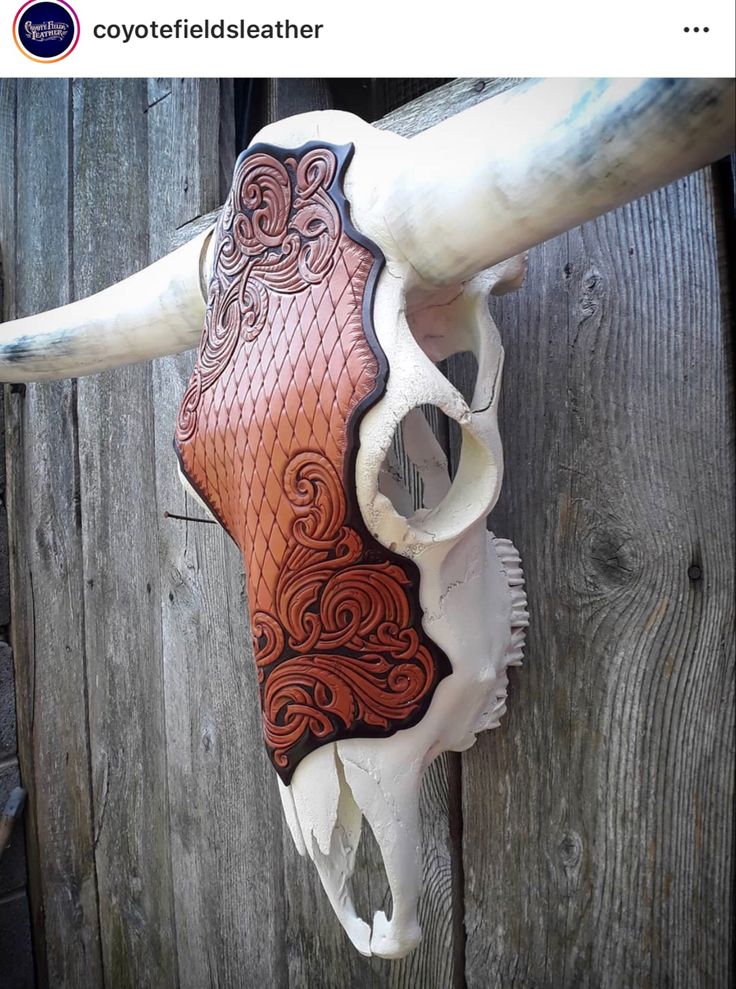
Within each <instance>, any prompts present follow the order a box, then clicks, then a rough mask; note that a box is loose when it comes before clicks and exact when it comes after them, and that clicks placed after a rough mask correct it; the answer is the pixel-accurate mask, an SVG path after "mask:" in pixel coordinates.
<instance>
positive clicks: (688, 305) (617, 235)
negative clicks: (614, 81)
mask: <svg viewBox="0 0 736 989" xmlns="http://www.w3.org/2000/svg"><path fill="white" fill-rule="evenodd" d="M717 262H718V258H717V256H716V239H715V225H714V217H713V198H712V183H711V177H710V173H709V172H708V171H704V172H700V173H698V174H697V175H694V176H691V177H690V178H689V179H685V180H683V181H681V182H678V183H676V184H674V185H672V186H670V187H668V188H667V189H665V190H663V191H660V192H658V193H655V194H654V195H652V196H649V197H647V198H645V199H642V200H640V201H638V202H636V203H634V204H632V205H630V206H628V207H626V208H624V209H621V210H618V211H617V212H615V213H613V214H610V215H608V216H606V217H603V218H601V219H600V220H599V221H597V222H596V223H593V224H588V225H586V226H585V227H583V228H582V229H579V230H576V231H573V232H572V233H570V234H569V235H567V236H564V237H561V238H558V239H556V240H555V241H552V242H550V243H548V244H546V245H544V246H543V247H541V248H538V249H536V250H535V251H533V252H532V255H531V263H530V271H529V275H528V278H527V282H526V286H525V287H524V289H522V291H521V292H519V293H518V294H517V295H516V296H510V297H507V298H505V299H502V300H498V301H497V302H496V303H495V304H494V309H495V312H496V316H497V320H498V323H499V326H500V329H501V333H502V336H503V337H504V340H505V344H506V353H507V363H506V371H505V385H504V407H503V411H502V433H503V437H504V442H505V449H506V461H507V473H506V480H505V486H504V491H503V494H502V496H501V500H500V502H499V505H498V508H497V510H496V511H495V512H494V515H493V517H492V523H493V527H494V529H496V530H497V531H498V532H499V533H501V534H503V535H506V536H510V537H511V538H512V539H514V541H515V542H516V544H517V546H519V548H520V550H521V556H522V560H523V561H524V562H525V567H526V574H527V581H528V585H527V586H528V593H529V600H530V610H531V612H532V626H531V629H530V634H529V643H528V648H527V653H526V659H525V665H524V668H523V669H522V670H521V671H519V672H518V674H516V673H515V675H513V676H512V683H511V691H510V693H511V700H510V705H509V711H510V713H509V715H508V717H507V719H506V720H505V722H504V724H503V726H502V728H501V729H499V730H498V731H496V732H493V733H492V734H489V735H485V736H482V737H481V738H480V739H479V742H478V744H477V746H476V747H475V749H474V750H472V751H470V752H468V753H467V754H466V755H465V756H464V757H463V762H464V766H463V778H464V854H465V872H466V893H467V904H466V907H467V913H466V918H467V921H466V923H467V933H468V941H467V980H468V986H469V987H481V986H482V987H486V986H488V985H496V984H498V985H503V986H508V987H511V986H528V987H531V986H534V987H536V986H572V985H583V984H585V985H593V986H610V987H614V986H624V985H626V986H629V985H630V986H634V985H636V986H664V985H667V986H671V987H688V989H690V987H700V986H703V987H705V986H721V985H724V986H725V985H728V984H730V982H731V979H732V977H733V971H732V968H731V966H732V961H733V956H732V954H731V951H730V947H729V938H730V932H731V924H730V923H729V917H730V915H731V913H730V912H731V904H732V902H733V900H732V893H733V890H732V888H731V884H732V873H731V867H730V862H731V853H732V848H733V817H732V814H733V711H734V708H733V666H732V661H733V626H732V622H733V535H734V531H733V516H732V511H731V507H730V506H732V504H733V496H734V463H733V448H732V428H733V387H732V386H733V379H732V372H731V370H730V362H729V344H728V338H727V334H726V333H725V332H724V328H723V326H722V324H721V313H720V302H721V300H720V293H721V291H722V290H724V289H725V286H722V285H719V282H718V276H717V272H718V263H717Z"/></svg>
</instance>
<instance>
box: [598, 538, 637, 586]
mask: <svg viewBox="0 0 736 989" xmlns="http://www.w3.org/2000/svg"><path fill="white" fill-rule="evenodd" d="M590 558H591V560H592V561H593V565H594V567H595V569H596V570H597V571H598V573H600V574H601V575H602V576H603V577H605V578H606V581H607V582H608V583H610V584H614V585H623V584H628V583H630V582H631V581H632V580H636V578H637V577H638V575H639V571H640V569H641V564H640V560H639V558H638V553H637V543H636V541H635V540H634V539H633V538H632V537H631V536H629V535H627V534H626V533H623V532H621V531H616V530H615V529H609V528H602V529H596V530H595V531H594V532H593V533H592V535H591V537H590Z"/></svg>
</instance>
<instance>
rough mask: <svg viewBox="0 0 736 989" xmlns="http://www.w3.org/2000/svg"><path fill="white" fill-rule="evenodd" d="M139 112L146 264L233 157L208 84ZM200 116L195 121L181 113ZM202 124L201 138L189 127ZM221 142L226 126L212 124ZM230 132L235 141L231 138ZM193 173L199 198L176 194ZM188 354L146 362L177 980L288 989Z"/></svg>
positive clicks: (243, 663)
mask: <svg viewBox="0 0 736 989" xmlns="http://www.w3.org/2000/svg"><path fill="white" fill-rule="evenodd" d="M167 82H168V86H167V88H168V89H169V90H170V92H171V95H170V98H169V99H167V100H166V101H162V102H160V103H158V104H157V105H156V106H155V107H153V108H152V109H151V110H150V111H149V115H148V125H149V195H150V217H151V220H150V222H151V242H150V246H151V258H152V260H153V259H154V258H156V257H158V256H160V255H161V254H164V253H166V251H167V250H168V246H169V239H170V237H171V234H172V230H173V229H175V228H176V227H177V226H178V225H179V224H180V223H181V222H182V220H183V219H185V218H188V217H189V214H190V213H191V211H192V209H194V211H197V210H198V211H200V212H204V211H206V210H208V209H210V208H211V207H212V206H213V204H214V203H216V202H217V201H218V198H219V192H216V191H215V189H214V185H213V182H212V181H211V180H213V179H214V177H215V176H217V175H218V171H219V167H220V165H219V163H220V159H221V157H222V158H225V159H226V160H230V161H231V162H232V161H234V148H233V147H231V146H230V145H226V146H225V147H222V146H220V147H219V148H218V145H217V144H216V143H215V144H212V142H211V141H210V137H209V135H208V131H209V132H210V133H211V131H212V122H213V121H214V124H215V126H216V124H217V119H218V117H219V116H220V105H219V99H220V90H219V88H218V87H217V84H216V83H215V84H214V85H213V83H212V81H210V80H203V81H202V82H197V81H194V80H168V81H167ZM193 105H194V106H197V107H199V108H200V110H199V112H198V113H197V114H196V119H195V120H193V119H192V116H193V114H192V110H191V108H192V106H193ZM202 119H207V120H208V121H209V122H210V123H209V125H208V128H207V130H200V129H198V127H197V124H196V120H202ZM219 132H220V134H225V137H226V139H227V133H228V132H227V130H226V129H225V128H219ZM231 134H232V132H231ZM195 172H197V173H199V175H200V176H201V182H200V186H199V187H200V190H201V193H200V195H201V198H200V199H199V201H198V202H196V203H194V202H192V201H191V199H185V197H184V196H183V195H182V183H181V176H184V175H190V174H194V173H195ZM193 357H194V355H193V354H189V355H182V356H180V357H174V358H166V359H163V360H159V361H156V362H154V365H153V381H154V395H155V397H154V414H155V429H156V451H155V452H156V458H155V477H156V488H157V500H158V505H159V514H158V518H157V524H158V526H159V533H158V540H159V553H160V557H159V559H160V572H161V591H160V607H161V621H162V627H163V669H164V683H165V693H166V749H167V761H168V773H169V795H170V812H171V822H170V828H171V850H172V864H173V875H174V891H175V912H176V932H177V946H178V962H179V978H180V984H181V986H182V987H187V986H189V987H191V989H199V987H201V986H205V985H210V984H213V985H220V986H231V985H232V986H235V985H238V982H239V980H240V979H241V978H242V977H243V973H245V972H248V977H249V979H251V980H252V982H253V984H254V985H263V986H283V985H285V984H286V976H285V958H284V953H283V950H280V951H279V950H274V951H272V950H264V945H266V944H269V945H283V942H284V939H285V924H286V918H285V906H284V894H283V885H284V872H283V862H282V851H281V824H280V818H281V807H280V801H279V798H278V793H277V789H276V780H275V777H274V774H273V772H272V770H271V768H270V764H269V763H268V759H267V758H266V755H265V751H264V749H263V745H262V742H261V729H260V708H259V702H258V690H257V684H256V679H255V666H254V663H253V658H252V653H251V646H250V636H249V635H248V633H247V624H246V623H247V603H246V600H245V587H244V579H243V571H242V562H241V558H240V554H239V552H238V551H237V549H236V548H235V547H234V545H233V544H232V543H231V541H230V540H229V538H228V537H227V536H225V534H224V532H223V531H222V530H221V529H220V528H219V527H216V526H208V525H197V524H196V523H189V522H178V521H175V520H168V521H167V520H165V519H164V518H163V512H164V511H166V510H168V511H170V512H174V513H176V514H180V515H190V516H194V517H198V516H199V517H201V516H202V511H201V509H200V508H199V506H198V505H197V504H195V503H194V502H193V501H192V500H191V499H190V498H189V496H187V495H185V493H184V490H183V488H182V487H181V484H180V483H179V480H178V477H177V463H176V457H175V454H174V449H173V445H172V438H173V435H174V427H175V422H176V415H177V412H178V408H179V404H180V402H181V397H182V395H183V394H184V391H185V389H186V385H187V382H188V379H189V375H190V373H191V369H192V364H193Z"/></svg>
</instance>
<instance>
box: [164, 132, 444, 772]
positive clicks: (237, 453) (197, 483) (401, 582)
mask: <svg viewBox="0 0 736 989" xmlns="http://www.w3.org/2000/svg"><path fill="white" fill-rule="evenodd" d="M350 151H351V149H350V148H331V147H325V146H318V147H316V146H309V145H307V146H305V148H303V149H301V150H300V151H296V152H281V151H278V150H277V149H271V148H266V147H265V146H260V147H256V148H254V149H252V150H251V151H249V152H247V153H246V154H245V155H243V156H241V158H240V159H239V161H238V164H237V166H236V170H235V177H234V181H233V187H232V190H231V193H230V196H229V199H228V202H227V203H226V205H225V209H224V210H223V214H222V217H221V220H220V222H219V224H218V228H217V231H216V235H215V236H216V243H215V259H214V265H213V277H212V282H211V285H210V297H209V302H208V311H207V318H206V324H205V328H204V331H203V334H202V340H201V343H200V350H199V355H198V360H197V365H196V367H195V370H194V372H193V374H192V378H191V381H190V383H189V387H188V389H187V392H186V394H185V396H184V400H183V402H182V405H181V409H180V412H179V417H178V422H177V432H176V445H177V450H178V452H179V456H180V459H181V463H182V468H183V470H184V472H185V474H186V475H187V477H188V478H189V479H190V481H191V482H192V484H193V485H194V487H195V488H196V490H197V491H198V492H199V493H200V494H201V495H202V497H203V498H204V499H205V500H206V501H207V503H208V504H209V505H210V506H211V507H212V509H213V510H214V512H215V513H216V515H217V516H218V518H219V519H220V521H221V522H222V524H223V526H224V527H225V529H226V530H227V531H228V532H229V533H230V535H231V536H232V538H233V539H234V540H235V542H236V543H237V544H238V546H239V547H240V548H241V550H242V551H243V555H244V559H245V565H246V570H247V574H248V590H249V601H250V608H251V622H252V632H253V641H254V651H255V657H256V666H257V674H258V680H259V683H260V693H261V704H262V710H263V726H264V736H265V740H266V745H267V748H268V751H269V754H270V756H271V759H272V761H273V763H274V766H275V767H276V769H277V771H278V772H279V774H280V775H281V777H282V779H283V780H284V781H285V782H286V783H288V782H289V780H290V779H291V776H292V774H293V772H294V769H295V768H296V765H297V764H298V762H299V760H300V759H301V758H303V757H304V755H306V754H307V753H308V752H310V751H312V750H313V749H315V748H317V747H318V746H319V745H322V744H325V743H326V742H328V741H331V740H333V739H335V738H346V737H351V736H361V735H363V736H365V735H379V736H380V735H390V734H392V733H393V732H394V731H396V730H398V729H399V728H404V727H408V726H409V725H411V724H414V723H416V721H418V720H419V718H420V717H421V716H422V714H423V713H424V712H425V710H426V708H427V706H428V705H429V702H430V700H431V697H432V694H433V692H434V688H435V686H436V685H437V683H438V682H439V680H440V679H441V678H442V676H445V675H447V673H449V672H450V666H449V661H448V660H447V658H446V657H445V655H444V653H442V652H441V650H439V649H438V648H437V646H436V645H435V644H434V643H433V642H432V641H431V640H430V639H429V638H428V637H427V636H426V634H425V633H424V632H423V630H422V627H421V610H420V607H419V603H418V573H417V571H416V568H415V567H414V565H413V564H411V563H409V562H408V561H406V560H403V559H402V558H401V557H398V556H396V555H394V554H390V553H388V552H387V551H386V550H385V549H384V548H383V547H381V546H380V545H379V544H378V543H377V542H376V540H374V539H373V538H372V537H371V536H370V534H369V533H368V532H367V530H366V529H365V526H364V524H363V522H362V519H361V517H360V513H359V511H358V509H357V504H356V499H355V494H354V485H352V484H348V485H347V487H346V486H345V482H344V478H345V477H346V476H347V475H348V474H349V471H348V470H346V467H348V466H349V463H350V462H351V460H350V458H351V454H352V453H353V452H354V445H355V442H356V440H357V425H358V421H359V418H360V415H361V414H362V413H363V412H364V411H365V409H366V408H367V407H368V406H369V405H371V404H373V402H375V401H377V399H378V398H379V397H380V395H381V394H382V392H383V387H384V370H383V367H382V362H383V355H382V352H381V350H380V347H379V345H378V343H377V341H375V338H374V337H373V334H372V329H371V328H370V327H364V312H368V311H369V310H370V307H365V308H364V301H365V298H364V297H365V295H366V293H367V292H371V291H372V279H373V277H374V276H375V272H376V269H377V267H378V266H379V265H380V263H381V260H382V259H381V257H380V254H379V252H378V251H377V249H376V248H375V247H372V246H371V245H369V243H368V242H367V241H364V240H363V238H361V237H360V235H358V234H357V233H355V231H353V230H352V228H351V227H350V223H349V219H348V216H347V210H346V204H345V200H344V198H343V197H342V193H341V191H340V183H341V172H342V169H343V168H344V167H345V165H346V163H347V160H348V158H349V154H350Z"/></svg>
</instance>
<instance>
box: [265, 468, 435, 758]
mask: <svg viewBox="0 0 736 989" xmlns="http://www.w3.org/2000/svg"><path fill="white" fill-rule="evenodd" d="M283 483H284V492H285V494H286V496H287V497H288V499H289V501H290V503H291V505H292V507H293V513H294V517H293V521H292V524H291V543H290V546H289V549H288V550H287V553H286V555H285V557H284V561H283V567H282V569H281V573H280V575H279V579H278V582H277V586H276V592H275V596H274V607H275V613H274V614H269V613H267V612H264V611H257V612H255V614H254V615H253V636H254V645H255V654H256V667H257V670H258V679H259V682H260V684H261V700H262V707H263V726H264V735H265V739H266V744H267V746H268V748H269V750H270V753H271V757H272V759H273V761H274V763H275V765H276V766H277V767H278V768H280V769H282V770H283V769H285V768H287V767H288V766H289V762H290V758H291V756H292V752H293V749H294V747H295V746H297V745H298V744H299V743H300V742H303V740H304V739H305V737H306V736H308V735H311V736H312V737H313V738H314V739H317V740H320V739H321V740H325V739H327V738H330V737H335V736H336V735H339V734H343V733H345V732H347V731H348V730H350V731H352V732H354V731H355V729H356V725H358V724H359V725H361V726H362V727H363V729H368V730H369V731H370V730H378V731H386V730H389V729H390V728H391V727H392V725H395V724H396V723H397V722H406V719H407V718H408V717H410V716H411V714H412V713H413V712H414V711H416V709H417V707H418V706H419V705H420V704H421V702H422V701H423V700H424V699H425V697H426V696H427V694H428V692H429V691H430V690H431V689H432V688H433V686H434V685H435V680H436V674H435V667H434V661H433V658H432V655H431V653H430V652H429V650H428V649H427V648H426V646H425V645H423V644H422V643H421V641H420V637H419V634H418V632H417V630H416V628H415V627H414V624H415V616H414V615H413V614H412V609H411V605H410V603H409V595H408V594H407V585H409V583H410V580H409V577H408V576H407V574H406V573H405V571H404V569H403V568H402V567H401V566H400V565H399V564H398V563H393V562H389V561H383V562H380V563H369V562H366V560H365V549H364V545H363V540H362V538H361V536H360V535H359V534H358V533H357V532H356V531H355V530H354V529H351V528H350V527H349V526H347V525H346V524H345V520H346V504H345V495H344V490H343V486H342V483H341V481H340V479H339V477H338V475H337V473H336V471H335V469H334V467H333V465H332V464H331V463H330V462H329V461H328V460H327V459H326V458H325V457H324V456H323V455H322V454H320V453H318V452H316V451H307V452H303V453H300V454H297V455H296V456H295V457H294V458H292V460H291V461H290V462H289V464H288V466H287V469H286V471H285V473H284V480H283Z"/></svg>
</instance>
